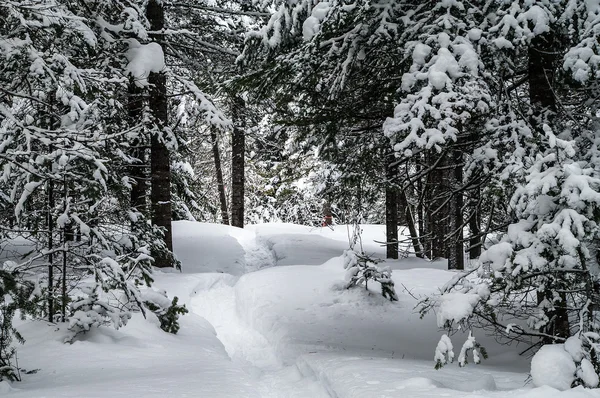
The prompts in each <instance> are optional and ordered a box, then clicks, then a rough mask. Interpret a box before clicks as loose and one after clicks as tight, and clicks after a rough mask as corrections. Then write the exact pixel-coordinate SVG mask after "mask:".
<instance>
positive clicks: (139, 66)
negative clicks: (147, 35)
mask: <svg viewBox="0 0 600 398" xmlns="http://www.w3.org/2000/svg"><path fill="white" fill-rule="evenodd" d="M128 44H129V50H127V53H126V54H125V56H126V57H127V60H128V61H129V63H128V64H127V66H126V67H125V74H126V75H132V76H133V77H134V78H135V83H136V85H137V86H139V87H145V86H147V85H148V76H149V75H150V73H159V72H162V71H163V70H164V69H165V54H164V53H163V50H162V47H161V46H160V44H158V43H155V42H151V43H148V44H140V42H139V41H137V40H136V39H128Z"/></svg>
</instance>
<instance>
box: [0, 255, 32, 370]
mask: <svg viewBox="0 0 600 398" xmlns="http://www.w3.org/2000/svg"><path fill="white" fill-rule="evenodd" d="M38 299H39V298H38V297H37V296H36V295H35V294H34V284H33V283H31V282H28V281H27V280H24V279H23V276H22V275H20V274H19V273H18V272H17V271H14V270H10V267H5V266H4V267H3V268H0V382H1V381H2V380H8V381H15V380H20V374H19V368H18V366H17V365H16V363H15V356H16V349H15V347H14V345H13V340H16V341H17V342H19V343H23V342H24V340H23V337H22V336H21V335H20V334H19V332H18V330H17V329H15V327H14V326H13V323H12V322H13V318H14V316H15V314H16V312H17V310H18V311H19V312H20V315H21V316H25V315H26V314H30V313H33V312H34V311H35V307H36V302H37V301H38Z"/></svg>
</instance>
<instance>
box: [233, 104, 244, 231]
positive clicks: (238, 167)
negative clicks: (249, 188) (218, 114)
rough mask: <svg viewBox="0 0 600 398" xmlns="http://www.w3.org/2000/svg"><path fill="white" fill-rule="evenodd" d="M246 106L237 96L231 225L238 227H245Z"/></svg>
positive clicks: (234, 112) (234, 113) (234, 110)
mask: <svg viewBox="0 0 600 398" xmlns="http://www.w3.org/2000/svg"><path fill="white" fill-rule="evenodd" d="M244 108H245V104H244V100H243V99H241V98H236V100H235V103H234V109H233V115H234V128H233V136H232V139H231V225H233V226H234V227H238V228H244V182H245V172H244V168H245V167H244V166H245V164H244V163H245V162H244V156H245V152H246V137H245V127H246V122H245V119H244V118H245V112H244Z"/></svg>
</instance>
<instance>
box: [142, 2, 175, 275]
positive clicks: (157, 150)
mask: <svg viewBox="0 0 600 398" xmlns="http://www.w3.org/2000/svg"><path fill="white" fill-rule="evenodd" d="M146 17H147V18H148V21H149V22H150V29H151V30H152V31H155V32H156V31H161V30H162V29H164V26H165V11H164V9H163V6H162V2H159V1H157V0H150V1H149V2H148V6H147V8H146ZM150 37H151V38H152V39H153V40H155V41H157V42H161V41H162V40H163V39H164V35H162V34H152V35H150ZM148 82H149V83H150V100H149V105H150V110H151V112H152V114H153V116H154V122H155V124H156V128H157V130H158V131H156V130H155V131H153V133H152V138H151V143H150V147H151V149H150V172H151V194H150V201H151V203H152V223H153V224H154V225H156V226H158V227H161V228H163V232H164V237H163V239H164V243H165V246H166V247H167V249H168V250H169V251H173V238H172V236H173V234H172V229H171V216H172V215H171V162H170V157H169V150H168V148H167V146H166V145H165V138H166V137H165V136H164V133H165V127H166V126H167V77H166V76H165V74H163V73H150V76H149V77H148ZM154 265H155V266H157V267H172V266H173V264H172V262H171V260H170V259H169V257H168V256H164V255H163V254H161V253H155V263H154Z"/></svg>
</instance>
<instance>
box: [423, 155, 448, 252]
mask: <svg viewBox="0 0 600 398" xmlns="http://www.w3.org/2000/svg"><path fill="white" fill-rule="evenodd" d="M439 156H442V158H441V159H439V161H438V159H437V158H436V157H435V156H432V157H431V161H433V162H437V167H435V169H434V170H432V171H431V172H430V173H429V174H428V176H427V177H428V178H427V179H428V181H427V189H428V191H429V200H428V203H427V206H426V209H425V210H426V212H427V220H428V223H427V224H428V227H429V228H428V231H427V232H428V233H429V234H430V235H431V236H430V238H429V240H430V242H431V258H432V259H436V258H448V254H449V253H448V244H447V240H446V234H447V232H448V226H449V225H448V223H449V222H450V210H451V206H450V205H449V204H450V203H449V202H448V201H447V193H448V190H449V187H448V182H449V181H448V168H449V166H450V161H449V159H448V155H447V154H445V153H443V154H441V155H439Z"/></svg>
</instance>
